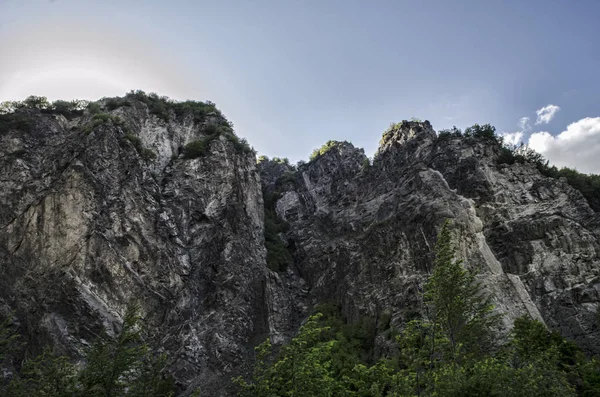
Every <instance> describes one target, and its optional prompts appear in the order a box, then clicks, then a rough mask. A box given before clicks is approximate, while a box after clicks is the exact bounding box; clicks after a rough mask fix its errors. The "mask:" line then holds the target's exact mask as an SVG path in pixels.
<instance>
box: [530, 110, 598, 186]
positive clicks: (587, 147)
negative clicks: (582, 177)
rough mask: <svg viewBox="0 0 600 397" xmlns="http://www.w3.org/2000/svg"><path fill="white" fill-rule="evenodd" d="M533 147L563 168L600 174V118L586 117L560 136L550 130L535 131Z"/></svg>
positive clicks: (532, 138) (532, 135) (532, 136)
mask: <svg viewBox="0 0 600 397" xmlns="http://www.w3.org/2000/svg"><path fill="white" fill-rule="evenodd" d="M536 124H537V123H536ZM529 146H530V147H531V148H532V149H534V150H536V151H537V152H539V153H541V154H543V155H544V157H546V159H548V160H549V161H550V164H553V165H556V166H557V167H559V168H560V167H570V168H576V169H577V170H578V171H580V172H585V173H593V174H600V117H586V118H584V119H581V120H579V121H576V122H574V123H572V124H569V125H568V126H567V129H566V131H563V132H561V133H560V134H558V135H556V136H552V135H551V134H550V133H548V132H546V131H541V132H534V133H533V134H531V136H530V137H529Z"/></svg>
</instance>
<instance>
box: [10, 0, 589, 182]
mask: <svg viewBox="0 0 600 397" xmlns="http://www.w3.org/2000/svg"><path fill="white" fill-rule="evenodd" d="M599 16H600V2H598V1H596V0H593V1H592V0H590V1H585V0H581V1H562V0H546V1H537V0H528V1H493V0H490V1H479V0H476V1H475V0H473V1H468V0H457V1H447V0H432V1H427V0H423V1H412V0H411V1H401V0H390V1H383V0H380V1H372V2H365V1H353V0H344V1H341V0H340V1H338V0H303V1H295V0H270V1H267V0H265V1H252V2H250V1H246V0H239V1H232V0H231V1H227V0H223V1H199V0H198V1H191V0H190V1H177V0H173V1H158V0H157V1H133V0H119V1H110V0H107V1H85V0H54V1H48V0H37V1H34V0H0V101H4V100H19V99H24V98H25V97H27V96H29V95H44V96H47V97H48V98H50V99H72V98H80V99H99V98H101V97H103V96H116V95H123V94H125V93H126V92H128V91H130V90H132V89H142V90H144V91H146V92H157V93H158V94H160V95H167V96H169V97H172V98H174V99H179V100H182V99H195V100H211V101H213V102H215V103H216V104H217V106H218V107H219V108H220V109H221V110H222V111H223V112H224V113H225V114H226V115H227V117H228V118H229V119H230V120H232V121H233V122H234V124H235V128H236V131H237V133H238V134H239V135H241V136H244V137H246V138H247V139H248V140H249V142H250V143H251V144H252V145H253V146H254V147H255V148H256V149H257V150H258V152H259V153H260V154H265V155H268V156H281V157H289V158H290V160H292V161H294V162H295V161H298V160H301V159H306V158H307V157H308V154H309V153H310V152H311V151H312V149H314V148H315V147H318V146H320V145H322V144H323V143H324V142H325V141H327V140H329V139H336V140H348V141H351V142H352V143H354V144H355V145H356V146H359V147H364V148H365V150H366V152H367V154H369V155H372V154H373V153H374V151H375V150H376V148H377V142H378V141H379V138H380V136H381V133H382V132H383V130H385V128H386V127H387V126H388V125H389V124H390V123H391V122H394V121H400V120H403V119H410V118H411V117H417V118H420V119H427V120H430V121H431V123H432V124H433V126H434V128H435V129H436V130H439V129H442V128H449V127H452V126H453V125H456V126H458V127H460V128H464V127H466V126H469V125H471V124H474V123H480V124H483V123H490V124H493V125H495V126H496V127H497V130H498V131H499V132H502V133H504V134H505V135H506V139H507V140H509V141H512V142H515V143H518V142H521V141H523V142H525V143H529V145H530V146H532V147H533V148H535V149H536V150H538V151H540V152H542V153H543V154H544V155H545V156H546V157H547V158H548V159H550V161H551V163H554V164H556V165H558V166H571V167H576V168H577V169H579V170H580V171H583V172H594V173H600V100H599V98H600V79H599V78H598V76H599V74H600V23H598V22H599V18H600V17H599Z"/></svg>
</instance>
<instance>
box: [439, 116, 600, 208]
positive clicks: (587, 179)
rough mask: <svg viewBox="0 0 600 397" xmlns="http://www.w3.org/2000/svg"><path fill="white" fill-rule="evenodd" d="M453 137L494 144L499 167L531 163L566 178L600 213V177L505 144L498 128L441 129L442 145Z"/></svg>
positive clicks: (546, 173) (542, 169) (484, 126)
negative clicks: (498, 132) (559, 166)
mask: <svg viewBox="0 0 600 397" xmlns="http://www.w3.org/2000/svg"><path fill="white" fill-rule="evenodd" d="M453 138H462V139H475V140H478V139H479V140H487V141H490V142H493V143H495V144H496V145H498V147H499V155H498V157H497V162H498V164H508V165H512V164H517V163H518V164H532V165H534V166H535V167H536V168H537V169H538V170H539V171H540V173H541V174H542V175H544V176H548V177H551V178H555V179H559V178H565V179H566V182H567V183H568V184H569V185H571V186H572V187H573V188H575V189H577V190H579V191H580V192H581V194H582V195H583V197H585V199H586V200H587V201H588V203H589V205H590V207H592V209H593V210H594V211H596V212H599V211H600V175H596V174H584V173H582V172H579V171H577V170H575V169H572V168H568V167H563V168H557V167H556V166H554V165H550V164H549V162H548V160H546V159H545V158H544V156H543V155H541V154H540V153H537V152H536V151H535V150H533V149H531V148H530V147H528V146H527V145H525V144H522V143H521V144H518V145H507V144H505V143H504V139H503V138H502V136H499V135H497V134H496V128H495V127H493V126H491V125H489V124H484V125H479V124H475V125H473V126H471V127H469V128H467V129H465V131H464V133H463V132H462V131H461V130H460V129H458V128H456V127H453V128H452V129H447V130H441V131H439V133H438V142H439V143H444V142H447V141H448V140H449V139H453Z"/></svg>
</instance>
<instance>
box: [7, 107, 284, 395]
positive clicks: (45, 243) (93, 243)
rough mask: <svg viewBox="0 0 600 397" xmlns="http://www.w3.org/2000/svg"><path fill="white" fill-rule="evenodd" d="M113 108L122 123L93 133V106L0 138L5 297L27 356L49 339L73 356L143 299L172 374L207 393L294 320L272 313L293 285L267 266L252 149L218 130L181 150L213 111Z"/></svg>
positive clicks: (46, 117)
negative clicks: (164, 113) (202, 143)
mask: <svg viewBox="0 0 600 397" xmlns="http://www.w3.org/2000/svg"><path fill="white" fill-rule="evenodd" d="M109 113H110V114H111V115H112V116H119V117H120V118H121V120H122V121H123V124H124V125H126V126H127V129H128V130H127V131H126V130H125V127H122V126H117V125H114V124H112V123H105V124H103V125H100V126H99V127H97V128H95V129H94V130H93V131H91V132H89V133H86V131H85V126H86V125H89V122H90V118H91V117H92V116H91V115H87V114H84V115H83V116H81V117H76V118H74V119H72V120H67V119H65V118H64V117H63V116H60V115H52V114H40V113H36V112H31V113H30V114H29V116H28V117H30V118H31V119H32V120H33V121H34V122H35V127H34V128H32V129H31V130H30V131H23V130H11V131H9V132H7V133H4V134H3V135H2V136H0V170H1V172H0V173H1V175H2V182H1V189H0V267H1V270H2V274H3V276H2V277H0V302H1V304H2V306H3V309H4V311H7V309H9V308H10V309H16V315H17V318H18V320H19V323H20V328H21V330H22V332H23V333H24V334H26V335H27V336H26V341H27V342H28V346H29V349H30V350H31V352H32V353H35V351H37V350H39V348H40V347H41V346H42V345H44V344H46V343H48V342H49V343H52V344H54V345H56V346H57V347H58V349H59V350H62V351H64V352H67V353H69V354H71V355H73V356H74V357H78V356H79V353H80V352H81V349H82V348H83V347H85V346H86V345H87V344H88V343H90V342H91V341H92V340H93V339H94V338H95V337H96V336H97V335H98V334H99V333H100V332H101V330H102V329H103V328H106V329H107V331H108V333H109V334H111V333H114V332H115V331H116V330H118V328H119V325H120V321H121V318H122V315H123V314H124V310H125V308H126V306H127V304H128V303H129V302H131V301H137V302H139V303H140V304H141V306H142V312H143V315H144V317H145V320H146V323H147V324H148V328H149V330H150V335H151V338H152V340H151V343H152V344H153V345H154V346H157V347H160V349H163V350H165V351H166V352H168V353H169V356H170V358H171V362H170V364H171V371H172V372H173V374H174V375H175V377H176V379H177V381H178V382H179V383H180V384H181V385H189V384H191V383H193V382H195V383H199V384H202V385H204V386H205V390H208V389H210V387H211V385H212V384H216V383H217V382H218V380H219V377H220V376H221V375H222V374H224V373H233V372H235V370H237V368H238V367H239V366H240V365H241V364H242V363H246V362H249V361H250V360H249V357H250V356H249V354H250V353H251V352H252V346H253V345H254V344H255V343H256V342H257V341H258V340H264V338H266V336H267V335H268V334H269V332H271V333H273V334H276V333H278V332H280V330H279V329H278V328H277V325H278V324H279V325H281V326H282V327H285V326H287V325H286V323H285V321H281V320H277V321H275V322H273V321H272V320H271V318H272V312H273V310H277V309H278V306H277V304H274V305H272V304H270V303H269V302H271V301H273V300H275V298H274V297H277V300H278V301H283V300H284V299H285V296H286V293H285V292H284V291H281V290H282V288H283V287H282V285H281V282H280V280H279V278H278V276H277V274H269V271H267V268H266V266H265V255H266V251H265V247H264V236H263V201H262V192H261V186H260V181H259V176H258V172H257V170H256V159H255V156H254V154H253V153H243V152H240V151H239V150H236V148H235V147H234V145H233V144H232V143H231V142H230V141H229V140H227V139H224V138H223V137H221V138H217V139H215V140H213V141H212V142H211V143H210V146H209V147H208V149H207V153H206V154H205V155H204V156H201V157H200V158H196V159H184V158H183V156H182V155H181V154H180V152H181V151H182V148H183V146H184V145H185V144H187V143H188V142H190V141H192V140H194V139H201V138H203V137H204V136H205V134H204V132H203V131H204V128H205V126H206V124H207V123H210V122H215V120H211V116H210V115H208V116H207V117H206V120H204V121H202V122H198V121H196V122H194V121H193V120H192V119H191V118H189V117H179V118H176V119H175V120H172V121H171V122H169V123H166V122H164V121H163V120H160V119H158V118H156V117H155V116H151V115H149V112H148V109H147V107H146V105H145V104H143V103H134V104H133V106H130V107H122V108H119V109H116V110H114V111H112V112H109ZM215 117H218V116H214V117H212V118H215ZM216 121H218V120H216ZM126 134H133V135H135V136H137V137H138V138H140V140H141V143H142V145H143V147H144V148H146V149H150V150H152V151H153V152H154V153H155V154H156V159H154V160H151V161H145V160H144V159H143V158H142V157H141V156H140V154H139V153H138V151H136V149H135V147H134V145H132V143H131V142H130V140H128V139H127V138H125V135H126ZM277 317H278V315H275V318H277ZM286 318H287V317H286ZM232 371H233V372H232ZM220 388H221V385H218V387H217V389H220Z"/></svg>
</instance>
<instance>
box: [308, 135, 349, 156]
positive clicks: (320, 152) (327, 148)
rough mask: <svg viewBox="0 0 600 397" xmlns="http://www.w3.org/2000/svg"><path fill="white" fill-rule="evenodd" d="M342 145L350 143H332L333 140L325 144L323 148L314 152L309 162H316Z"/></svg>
mask: <svg viewBox="0 0 600 397" xmlns="http://www.w3.org/2000/svg"><path fill="white" fill-rule="evenodd" d="M342 143H349V142H348V141H343V142H340V141H332V140H329V141H327V142H325V144H324V145H323V146H321V147H320V148H318V149H315V150H313V152H312V153H311V154H310V158H309V161H314V160H316V159H317V158H319V157H321V156H322V155H324V154H325V153H327V152H328V151H330V150H331V149H333V148H336V147H338V146H339V145H341V144H342Z"/></svg>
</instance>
